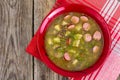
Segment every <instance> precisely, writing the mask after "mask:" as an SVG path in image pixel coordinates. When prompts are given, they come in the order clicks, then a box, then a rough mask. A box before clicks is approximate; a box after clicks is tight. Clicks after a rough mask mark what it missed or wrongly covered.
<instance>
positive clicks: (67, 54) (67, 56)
mask: <svg viewBox="0 0 120 80" xmlns="http://www.w3.org/2000/svg"><path fill="white" fill-rule="evenodd" d="M64 58H65V60H67V61H70V60H71V58H70V55H69V53H67V52H66V53H65V54H64Z"/></svg>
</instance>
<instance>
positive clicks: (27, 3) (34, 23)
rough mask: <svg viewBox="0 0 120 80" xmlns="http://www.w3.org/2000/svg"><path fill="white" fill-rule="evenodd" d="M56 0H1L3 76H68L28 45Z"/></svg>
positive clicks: (38, 79) (26, 79) (46, 79)
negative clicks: (40, 58)
mask: <svg viewBox="0 0 120 80" xmlns="http://www.w3.org/2000/svg"><path fill="white" fill-rule="evenodd" d="M54 3H55V0H0V80H67V78H65V77H62V76H60V75H58V74H56V73H54V72H53V71H51V70H50V69H48V68H47V67H46V66H45V65H44V64H42V63H41V62H39V61H38V60H36V59H35V58H33V57H32V56H30V55H28V54H26V52H25V48H26V46H27V44H28V43H29V41H30V40H31V39H32V36H33V35H34V33H35V32H36V30H37V29H38V26H39V25H40V23H41V21H42V20H43V18H44V17H45V15H46V14H47V13H48V12H49V11H50V9H51V8H52V6H53V5H54Z"/></svg>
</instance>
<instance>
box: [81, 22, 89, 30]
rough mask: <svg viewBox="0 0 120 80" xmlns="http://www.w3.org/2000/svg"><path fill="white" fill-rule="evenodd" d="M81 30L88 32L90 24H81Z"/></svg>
mask: <svg viewBox="0 0 120 80" xmlns="http://www.w3.org/2000/svg"><path fill="white" fill-rule="evenodd" d="M83 29H84V30H85V31H89V30H90V24H89V23H84V24H83Z"/></svg>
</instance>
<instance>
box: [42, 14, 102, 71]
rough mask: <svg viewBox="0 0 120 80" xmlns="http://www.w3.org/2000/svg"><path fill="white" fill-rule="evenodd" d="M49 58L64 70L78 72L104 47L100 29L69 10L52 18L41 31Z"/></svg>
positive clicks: (96, 58)
mask: <svg viewBox="0 0 120 80" xmlns="http://www.w3.org/2000/svg"><path fill="white" fill-rule="evenodd" d="M44 44H45V49H46V53H47V55H48V57H49V59H50V60H51V61H52V62H53V63H54V64H55V65H56V66H58V67H60V68H62V69H64V70H68V71H81V70H84V69H86V68H89V67H91V66H92V65H93V64H95V62H96V61H97V60H98V59H99V57H100V55H101V53H102V49H103V46H104V39H103V34H102V31H101V29H100V27H99V25H98V24H97V22H96V21H95V20H94V19H93V18H91V17H90V16H88V15H86V14H83V13H77V12H70V13H65V14H62V15H60V16H58V17H57V18H55V19H54V20H53V21H52V22H51V24H50V25H49V27H48V29H47V31H46V34H45V43H44Z"/></svg>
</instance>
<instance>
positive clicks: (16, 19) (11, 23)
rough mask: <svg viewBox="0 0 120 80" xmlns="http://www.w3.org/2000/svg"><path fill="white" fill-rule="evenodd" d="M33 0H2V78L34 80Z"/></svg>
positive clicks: (0, 79)
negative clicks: (29, 47) (29, 46)
mask: <svg viewBox="0 0 120 80" xmlns="http://www.w3.org/2000/svg"><path fill="white" fill-rule="evenodd" d="M32 2H33V1H32V0H29V1H28V0H0V80H33V63H32V57H31V56H30V55H28V54H26V53H25V47H26V46H27V44H28V42H29V41H30V39H31V38H32V6H31V5H32Z"/></svg>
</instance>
